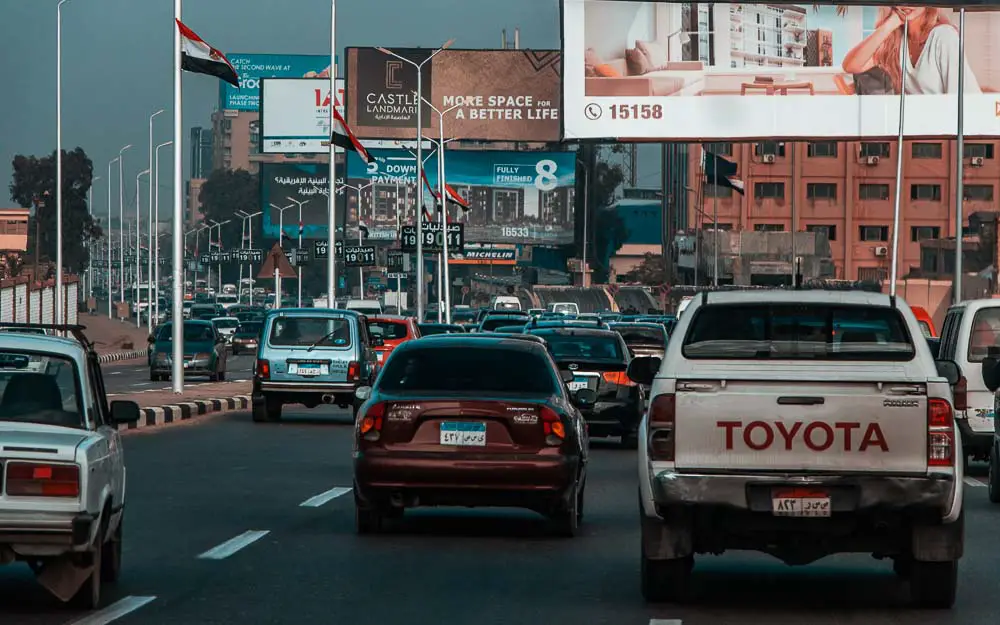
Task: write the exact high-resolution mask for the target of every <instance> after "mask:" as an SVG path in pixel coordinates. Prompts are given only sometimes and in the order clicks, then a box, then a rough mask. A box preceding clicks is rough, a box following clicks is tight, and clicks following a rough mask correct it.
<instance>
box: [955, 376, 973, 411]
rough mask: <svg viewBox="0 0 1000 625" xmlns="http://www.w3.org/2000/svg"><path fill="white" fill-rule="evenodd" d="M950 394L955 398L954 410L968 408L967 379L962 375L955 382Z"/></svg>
mask: <svg viewBox="0 0 1000 625" xmlns="http://www.w3.org/2000/svg"><path fill="white" fill-rule="evenodd" d="M952 396H953V398H954V400H955V410H968V409H969V381H968V380H966V379H965V376H964V375H963V376H962V377H960V378H959V379H958V382H957V383H955V388H954V389H953V390H952Z"/></svg>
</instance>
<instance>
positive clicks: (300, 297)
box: [285, 100, 333, 308]
mask: <svg viewBox="0 0 1000 625" xmlns="http://www.w3.org/2000/svg"><path fill="white" fill-rule="evenodd" d="M330 106H333V101H332V100H331V102H330ZM285 199H286V200H288V201H289V202H295V203H296V204H298V205H299V242H298V246H299V247H298V249H299V250H301V249H302V206H303V205H304V204H307V203H308V202H309V200H302V201H301V202H300V201H299V200H296V199H295V198H291V197H289V198H285ZM296 255H297V253H296ZM295 268H296V269H297V270H298V273H299V300H298V307H299V308H302V267H301V266H300V265H299V263H298V259H296V262H295Z"/></svg>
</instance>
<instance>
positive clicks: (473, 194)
mask: <svg viewBox="0 0 1000 625" xmlns="http://www.w3.org/2000/svg"><path fill="white" fill-rule="evenodd" d="M348 81H350V79H349V78H348ZM370 152H371V154H372V156H374V157H375V158H374V161H373V162H372V163H370V164H365V162H364V161H362V160H361V158H360V157H359V156H358V155H357V154H356V153H354V152H348V153H347V183H348V184H349V185H352V186H353V187H357V188H359V189H363V190H362V191H361V192H360V193H359V192H357V191H355V190H353V189H348V199H347V214H348V223H352V222H354V221H355V220H356V219H357V214H356V213H357V207H359V206H360V207H361V213H362V217H363V219H364V220H365V223H367V224H368V225H369V229H370V231H371V234H372V236H374V235H375V233H376V231H378V230H382V229H392V230H394V229H395V227H396V224H397V223H400V224H413V223H416V219H415V217H416V210H415V209H416V186H415V183H416V174H417V165H416V158H415V157H414V156H413V155H412V154H411V153H409V152H407V151H405V150H371V151H370ZM425 167H426V174H427V178H428V180H429V181H430V184H431V186H432V187H433V188H434V189H435V190H436V189H437V180H438V175H437V172H438V164H437V156H436V155H435V156H431V157H430V158H429V159H428V160H427V162H426V165H425ZM445 177H446V180H447V182H448V184H449V185H451V187H452V188H454V189H455V191H457V192H458V193H459V194H460V195H461V196H462V197H463V198H465V199H466V200H467V201H468V202H469V204H471V209H470V210H468V211H464V210H462V209H461V208H458V207H456V206H453V205H451V204H450V203H449V215H450V217H451V219H452V220H453V221H455V222H458V223H462V224H464V226H465V233H464V234H465V241H468V242H475V243H488V242H497V243H523V244H529V245H531V244H535V245H565V244H569V243H572V242H573V227H574V226H573V223H574V220H573V217H574V213H573V209H574V200H575V184H576V153H575V152H501V151H489V152H486V151H479V150H448V151H447V152H446V154H445ZM369 184H370V185H371V186H367V187H366V185H369ZM359 195H360V201H359V197H358V196H359ZM424 202H425V204H426V205H427V206H428V207H429V206H431V204H432V202H433V198H432V197H431V196H430V194H429V193H424ZM397 209H398V210H397ZM397 219H398V222H397Z"/></svg>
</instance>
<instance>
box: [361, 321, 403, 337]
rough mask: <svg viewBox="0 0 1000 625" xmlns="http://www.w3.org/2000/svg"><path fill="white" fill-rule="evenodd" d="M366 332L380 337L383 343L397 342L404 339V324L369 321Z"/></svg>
mask: <svg viewBox="0 0 1000 625" xmlns="http://www.w3.org/2000/svg"><path fill="white" fill-rule="evenodd" d="M368 332H369V333H371V335H372V336H379V337H382V340H383V341H398V340H401V339H405V338H406V324H405V323H403V322H402V321H369V322H368Z"/></svg>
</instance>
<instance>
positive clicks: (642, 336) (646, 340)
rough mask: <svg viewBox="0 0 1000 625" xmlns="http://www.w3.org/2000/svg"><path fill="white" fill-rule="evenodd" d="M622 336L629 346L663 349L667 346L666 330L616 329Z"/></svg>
mask: <svg viewBox="0 0 1000 625" xmlns="http://www.w3.org/2000/svg"><path fill="white" fill-rule="evenodd" d="M614 330H615V331H616V332H617V333H618V334H621V335H622V338H623V339H625V343H626V344H628V345H658V346H659V347H663V346H664V345H666V344H667V338H666V334H665V331H664V330H660V329H659V328H622V327H618V328H615V329H614Z"/></svg>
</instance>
